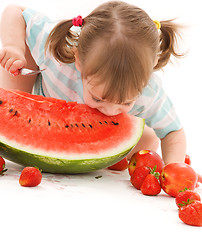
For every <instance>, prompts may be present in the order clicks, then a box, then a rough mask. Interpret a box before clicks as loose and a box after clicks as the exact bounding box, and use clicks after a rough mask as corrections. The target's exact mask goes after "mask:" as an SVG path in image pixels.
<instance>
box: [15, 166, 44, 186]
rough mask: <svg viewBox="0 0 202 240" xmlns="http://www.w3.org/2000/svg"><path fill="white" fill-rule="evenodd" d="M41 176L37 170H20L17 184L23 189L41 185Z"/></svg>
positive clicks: (33, 168) (28, 168)
mask: <svg viewBox="0 0 202 240" xmlns="http://www.w3.org/2000/svg"><path fill="white" fill-rule="evenodd" d="M41 179H42V175H41V172H40V170H39V169H38V168H35V167H26V168H24V169H23V170H22V172H21V175H20V179H19V183H20V185H21V186H23V187H35V186H37V185H39V184H40V183H41Z"/></svg>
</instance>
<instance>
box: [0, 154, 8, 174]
mask: <svg viewBox="0 0 202 240" xmlns="http://www.w3.org/2000/svg"><path fill="white" fill-rule="evenodd" d="M7 170H8V169H5V161H4V159H3V158H2V157H0V175H4V173H5V172H6V171H7Z"/></svg>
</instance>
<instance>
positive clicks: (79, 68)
mask: <svg viewBox="0 0 202 240" xmlns="http://www.w3.org/2000/svg"><path fill="white" fill-rule="evenodd" d="M72 50H73V51H74V57H75V66H76V68H77V70H78V71H79V72H81V66H80V60H79V53H78V49H77V48H76V47H73V49H72Z"/></svg>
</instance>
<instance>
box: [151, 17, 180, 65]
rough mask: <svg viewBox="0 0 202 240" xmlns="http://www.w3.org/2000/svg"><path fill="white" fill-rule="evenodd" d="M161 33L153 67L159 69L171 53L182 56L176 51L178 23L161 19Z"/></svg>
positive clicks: (167, 60)
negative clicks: (156, 60)
mask: <svg viewBox="0 0 202 240" xmlns="http://www.w3.org/2000/svg"><path fill="white" fill-rule="evenodd" d="M160 24H161V29H160V31H161V34H160V53H159V55H158V57H159V59H158V63H157V65H156V66H155V67H154V69H155V70H159V69H161V68H162V67H164V66H165V65H166V64H167V63H168V62H169V61H170V57H171V55H173V56H174V57H176V58H180V57H182V56H184V54H179V53H177V52H176V48H177V42H178V39H179V38H180V33H179V29H180V28H181V26H180V25H178V24H176V23H174V22H173V20H167V21H161V22H160Z"/></svg>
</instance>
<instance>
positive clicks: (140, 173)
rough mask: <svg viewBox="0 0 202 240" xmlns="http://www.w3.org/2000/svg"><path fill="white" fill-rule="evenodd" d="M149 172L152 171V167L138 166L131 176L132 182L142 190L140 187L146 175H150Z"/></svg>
mask: <svg viewBox="0 0 202 240" xmlns="http://www.w3.org/2000/svg"><path fill="white" fill-rule="evenodd" d="M149 173H150V169H149V168H148V167H146V166H142V167H139V168H136V169H135V171H134V172H133V174H132V176H131V178H130V182H131V183H132V185H133V186H134V187H135V188H137V189H138V190H140V187H141V186H142V183H143V181H144V180H145V178H146V176H147V175H149Z"/></svg>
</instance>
